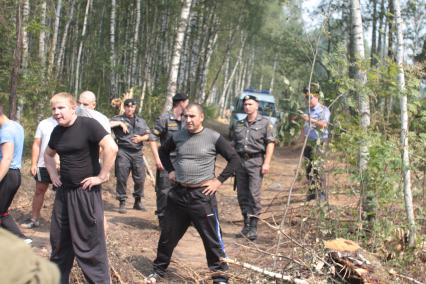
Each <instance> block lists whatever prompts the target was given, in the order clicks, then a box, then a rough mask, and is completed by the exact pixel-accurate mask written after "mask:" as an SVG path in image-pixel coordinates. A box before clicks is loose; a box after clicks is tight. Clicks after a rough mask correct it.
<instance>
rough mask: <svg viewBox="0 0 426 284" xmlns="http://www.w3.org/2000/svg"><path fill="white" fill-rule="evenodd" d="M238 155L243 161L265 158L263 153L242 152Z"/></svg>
mask: <svg viewBox="0 0 426 284" xmlns="http://www.w3.org/2000/svg"><path fill="white" fill-rule="evenodd" d="M238 155H240V157H241V159H243V160H249V159H253V158H259V157H263V153H262V152H259V153H246V152H240V153H238Z"/></svg>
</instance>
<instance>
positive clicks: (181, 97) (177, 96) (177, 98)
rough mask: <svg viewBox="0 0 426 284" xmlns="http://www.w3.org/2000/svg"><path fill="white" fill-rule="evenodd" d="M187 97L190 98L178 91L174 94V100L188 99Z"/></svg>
mask: <svg viewBox="0 0 426 284" xmlns="http://www.w3.org/2000/svg"><path fill="white" fill-rule="evenodd" d="M187 99H188V96H186V95H184V94H181V93H177V94H176V95H174V96H173V101H174V102H179V101H186V100H187Z"/></svg>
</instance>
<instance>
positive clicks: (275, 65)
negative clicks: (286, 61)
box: [269, 56, 277, 94]
mask: <svg viewBox="0 0 426 284" xmlns="http://www.w3.org/2000/svg"><path fill="white" fill-rule="evenodd" d="M276 70H277V56H275V57H274V65H273V67H272V78H271V84H270V85H269V93H270V94H272V92H273V91H274V82H275V71H276Z"/></svg>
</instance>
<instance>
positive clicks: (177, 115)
mask: <svg viewBox="0 0 426 284" xmlns="http://www.w3.org/2000/svg"><path fill="white" fill-rule="evenodd" d="M188 103H189V101H188V97H187V96H185V95H183V94H179V93H177V94H176V95H175V96H174V97H173V107H172V110H171V111H169V112H166V113H163V114H162V115H160V116H159V117H158V118H157V120H156V122H155V126H154V130H153V131H152V132H153V134H154V135H155V136H156V137H158V138H159V139H160V144H161V145H165V143H166V141H167V140H168V139H169V138H170V137H172V136H173V134H174V133H176V132H177V131H179V130H181V129H182V127H183V123H184V122H183V119H182V118H183V111H184V110H185V108H186V107H187V106H188ZM150 145H151V150H152V153H153V154H154V157H155V163H156V165H157V175H156V182H155V192H156V195H157V211H156V212H155V213H156V215H157V217H158V221H159V223H160V227H161V223H162V220H163V217H164V214H165V211H166V206H167V195H168V192H169V190H170V188H171V186H172V184H171V182H170V180H169V176H168V172H167V171H165V170H164V167H163V165H162V163H161V160H160V158H159V155H158V146H157V142H156V141H151V143H150ZM170 158H171V160H172V162H173V161H174V160H175V158H176V153H175V152H172V153H170Z"/></svg>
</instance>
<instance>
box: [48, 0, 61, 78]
mask: <svg viewBox="0 0 426 284" xmlns="http://www.w3.org/2000/svg"><path fill="white" fill-rule="evenodd" d="M61 9H62V0H58V2H57V3H56V11H55V26H54V29H53V36H52V41H51V44H50V51H49V59H48V65H47V75H48V76H49V77H50V75H51V74H52V70H53V62H54V60H55V53H56V42H57V41H58V33H59V22H60V18H61Z"/></svg>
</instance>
